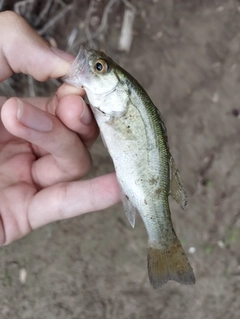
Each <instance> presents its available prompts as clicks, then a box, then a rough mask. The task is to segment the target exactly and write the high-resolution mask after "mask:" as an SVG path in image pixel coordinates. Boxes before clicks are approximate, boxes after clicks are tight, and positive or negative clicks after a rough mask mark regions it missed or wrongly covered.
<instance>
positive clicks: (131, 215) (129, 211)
mask: <svg viewBox="0 0 240 319" xmlns="http://www.w3.org/2000/svg"><path fill="white" fill-rule="evenodd" d="M122 202H123V207H124V210H125V214H126V216H127V219H128V221H129V223H130V225H131V226H132V228H134V226H135V217H136V212H137V209H136V208H135V207H134V206H133V205H132V203H131V202H130V200H129V198H128V196H127V195H125V194H122Z"/></svg>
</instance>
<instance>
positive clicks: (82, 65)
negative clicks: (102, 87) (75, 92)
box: [63, 44, 90, 88]
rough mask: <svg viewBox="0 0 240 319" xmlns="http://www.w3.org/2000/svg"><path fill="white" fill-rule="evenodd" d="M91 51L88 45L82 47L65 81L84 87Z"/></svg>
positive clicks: (64, 78)
mask: <svg viewBox="0 0 240 319" xmlns="http://www.w3.org/2000/svg"><path fill="white" fill-rule="evenodd" d="M89 51H90V49H89V48H88V46H87V45H86V44H83V45H81V47H80V50H79V52H78V55H77V56H76V58H75V60H74V61H73V64H72V66H71V68H70V70H69V73H68V75H67V76H65V77H63V81H64V82H66V83H68V84H71V85H74V86H76V87H77V88H80V87H82V86H83V85H84V82H85V81H84V80H85V78H86V75H87V74H88V72H89V63H88V54H89Z"/></svg>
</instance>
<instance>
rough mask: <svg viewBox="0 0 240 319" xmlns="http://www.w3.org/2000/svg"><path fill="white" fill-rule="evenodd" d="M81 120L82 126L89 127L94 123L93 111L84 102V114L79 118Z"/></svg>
mask: <svg viewBox="0 0 240 319" xmlns="http://www.w3.org/2000/svg"><path fill="white" fill-rule="evenodd" d="M79 120H80V122H81V123H82V124H85V125H89V124H91V123H92V120H93V115H92V112H91V110H90V109H89V108H88V106H87V105H86V104H85V102H84V108H83V111H82V114H81V115H80V117H79Z"/></svg>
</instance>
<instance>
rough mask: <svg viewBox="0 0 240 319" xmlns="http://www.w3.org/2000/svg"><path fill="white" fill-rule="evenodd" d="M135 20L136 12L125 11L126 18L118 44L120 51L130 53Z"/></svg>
mask: <svg viewBox="0 0 240 319" xmlns="http://www.w3.org/2000/svg"><path fill="white" fill-rule="evenodd" d="M134 18H135V12H134V11H133V10H132V9H129V8H127V9H125V12H124V17H123V24H122V30H121V34H120V38H119V42H118V49H119V50H120V51H126V52H129V51H130V47H131V44H132V37H133V32H132V28H133V22H134Z"/></svg>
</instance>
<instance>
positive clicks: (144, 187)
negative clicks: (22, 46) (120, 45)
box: [65, 46, 195, 288]
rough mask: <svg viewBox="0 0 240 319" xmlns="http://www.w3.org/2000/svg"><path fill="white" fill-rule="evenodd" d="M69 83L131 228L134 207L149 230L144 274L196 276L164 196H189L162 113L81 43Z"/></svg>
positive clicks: (154, 280) (158, 279) (159, 281)
mask: <svg viewBox="0 0 240 319" xmlns="http://www.w3.org/2000/svg"><path fill="white" fill-rule="evenodd" d="M65 81H66V82H67V83H69V84H72V85H75V86H77V87H83V88H84V89H85V91H86V94H87V97H88V100H89V102H90V105H91V108H92V111H93V113H94V116H95V118H96V121H97V123H98V126H99V128H100V132H101V135H102V138H103V141H104V144H105V145H106V147H107V148H108V151H109V153H110V155H111V157H112V159H113V163H114V166H115V170H116V175H117V179H118V182H119V185H120V187H121V189H122V202H123V205H124V208H125V212H126V215H127V217H128V220H129V222H130V224H131V225H132V226H133V227H134V223H135V213H136V211H138V212H139V213H140V216H141V218H142V220H143V222H144V224H145V227H146V230H147V233H148V237H149V240H148V274H149V280H150V283H151V284H152V286H153V287H154V288H160V287H161V286H163V285H164V284H165V283H166V282H167V281H168V280H175V281H178V282H180V283H182V284H194V283H195V277H194V274H193V270H192V268H191V266H190V264H189V262H188V259H187V257H186V255H185V253H184V250H183V248H182V246H181V244H180V241H179V240H178V238H177V236H176V234H175V231H174V229H173V225H172V220H171V213H170V209H169V203H168V196H169V194H171V195H172V196H173V198H174V199H175V200H176V201H177V202H178V203H179V205H180V206H181V207H182V208H185V206H186V203H187V196H186V192H185V190H184V187H183V184H182V181H181V178H180V174H179V171H178V169H177V167H176V165H175V162H174V159H173V157H172V155H171V153H170V150H169V146H168V138H167V130H166V128H165V125H164V122H163V119H162V116H161V114H160V112H159V111H158V109H157V108H156V107H155V105H154V104H153V102H152V101H151V99H150V98H149V96H148V95H147V93H146V92H145V91H144V89H143V88H142V87H141V85H140V84H139V83H138V82H137V81H136V80H135V79H134V78H133V77H132V76H131V75H130V74H128V73H127V72H126V71H125V70H124V69H123V68H121V67H120V66H119V65H118V64H116V63H115V62H114V61H113V60H112V59H111V58H109V57H108V56H106V55H105V54H104V53H103V52H100V51H96V50H93V49H88V48H86V47H85V46H82V47H81V49H80V52H79V54H78V56H77V57H76V59H75V61H74V62H73V65H72V68H71V71H70V74H69V76H68V77H67V78H66V79H65Z"/></svg>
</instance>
